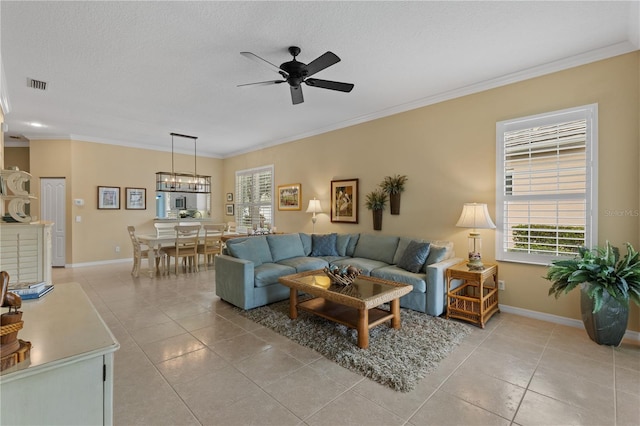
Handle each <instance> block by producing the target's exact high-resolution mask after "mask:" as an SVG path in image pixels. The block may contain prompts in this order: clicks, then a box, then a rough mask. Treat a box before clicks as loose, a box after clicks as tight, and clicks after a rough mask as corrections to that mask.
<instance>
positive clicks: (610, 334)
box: [580, 284, 629, 346]
mask: <svg viewBox="0 0 640 426" xmlns="http://www.w3.org/2000/svg"><path fill="white" fill-rule="evenodd" d="M588 285H589V284H581V285H580V310H581V312H582V322H583V323H584V328H585V329H586V330H587V334H588V335H589V337H590V338H591V340H593V341H594V342H596V343H597V344H599V345H609V346H619V345H620V342H621V341H622V338H623V337H624V333H625V331H626V330H627V322H628V320H629V306H628V304H627V305H625V304H623V303H620V302H618V301H617V300H616V299H614V298H612V297H611V296H610V295H609V293H607V292H605V293H604V297H603V304H602V309H600V310H599V311H598V312H596V313H595V314H594V313H593V299H591V298H590V297H589V296H588V295H587V286H588Z"/></svg>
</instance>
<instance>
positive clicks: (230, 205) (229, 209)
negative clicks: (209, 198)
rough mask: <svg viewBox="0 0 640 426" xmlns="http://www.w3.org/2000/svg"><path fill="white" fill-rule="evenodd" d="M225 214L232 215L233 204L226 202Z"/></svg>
mask: <svg viewBox="0 0 640 426" xmlns="http://www.w3.org/2000/svg"><path fill="white" fill-rule="evenodd" d="M226 207H227V216H233V215H234V211H233V204H227V205H226Z"/></svg>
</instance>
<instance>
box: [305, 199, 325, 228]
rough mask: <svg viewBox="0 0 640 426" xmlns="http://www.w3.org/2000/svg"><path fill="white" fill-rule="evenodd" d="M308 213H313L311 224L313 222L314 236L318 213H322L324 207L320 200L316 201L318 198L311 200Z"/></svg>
mask: <svg viewBox="0 0 640 426" xmlns="http://www.w3.org/2000/svg"><path fill="white" fill-rule="evenodd" d="M307 213H313V216H312V217H311V222H313V234H315V233H316V220H318V218H317V217H316V213H322V206H321V205H320V200H316V197H313V200H309V207H307Z"/></svg>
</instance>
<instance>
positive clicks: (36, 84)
mask: <svg viewBox="0 0 640 426" xmlns="http://www.w3.org/2000/svg"><path fill="white" fill-rule="evenodd" d="M27 86H29V87H31V88H32V89H38V90H47V82H46V81H41V80H35V79H33V78H27Z"/></svg>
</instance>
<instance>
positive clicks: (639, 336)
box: [499, 304, 640, 342]
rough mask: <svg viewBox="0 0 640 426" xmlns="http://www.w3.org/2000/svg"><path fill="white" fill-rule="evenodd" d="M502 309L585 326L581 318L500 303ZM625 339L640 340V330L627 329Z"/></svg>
mask: <svg viewBox="0 0 640 426" xmlns="http://www.w3.org/2000/svg"><path fill="white" fill-rule="evenodd" d="M499 306H500V311H501V312H506V313H508V314H514V315H520V316H523V317H528V318H533V319H537V320H541V321H547V322H552V323H555V324H561V325H566V326H569V327H576V328H584V325H583V324H582V321H581V320H577V319H573V318H567V317H561V316H558V315H553V314H545V313H544V312H537V311H530V310H529V309H523V308H516V307H515V306H509V305H502V304H500V305H499ZM623 339H628V340H635V341H638V342H640V332H638V331H630V330H627V331H626V332H625V333H624V337H623Z"/></svg>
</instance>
